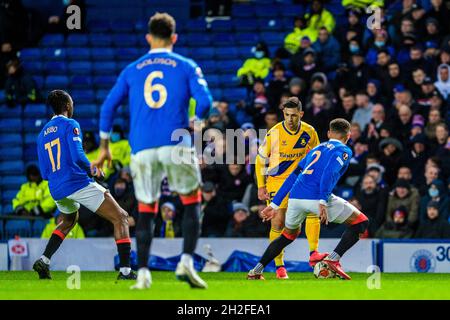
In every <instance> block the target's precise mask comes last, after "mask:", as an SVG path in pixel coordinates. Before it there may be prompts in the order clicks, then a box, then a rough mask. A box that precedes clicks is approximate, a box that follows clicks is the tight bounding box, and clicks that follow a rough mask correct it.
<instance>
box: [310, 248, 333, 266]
mask: <svg viewBox="0 0 450 320" xmlns="http://www.w3.org/2000/svg"><path fill="white" fill-rule="evenodd" d="M326 256H328V252H323V253H320V252H319V251H314V252H313V253H312V254H311V255H310V256H309V265H310V266H311V268H314V266H315V265H316V263H317V262H319V261H322V260H323V259H325V257H326Z"/></svg>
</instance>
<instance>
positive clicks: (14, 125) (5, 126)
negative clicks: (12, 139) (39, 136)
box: [0, 118, 22, 133]
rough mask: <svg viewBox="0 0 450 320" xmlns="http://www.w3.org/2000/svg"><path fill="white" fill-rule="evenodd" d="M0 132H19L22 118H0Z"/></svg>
mask: <svg viewBox="0 0 450 320" xmlns="http://www.w3.org/2000/svg"><path fill="white" fill-rule="evenodd" d="M0 132H7V133H21V132H22V120H21V119H18V118H12V119H0Z"/></svg>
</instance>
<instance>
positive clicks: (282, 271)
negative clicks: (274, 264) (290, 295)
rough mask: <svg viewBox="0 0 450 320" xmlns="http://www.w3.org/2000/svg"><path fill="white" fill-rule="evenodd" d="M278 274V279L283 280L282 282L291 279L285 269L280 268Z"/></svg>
mask: <svg viewBox="0 0 450 320" xmlns="http://www.w3.org/2000/svg"><path fill="white" fill-rule="evenodd" d="M276 274H277V279H282V280H286V279H289V276H288V274H287V271H286V268H285V267H278V268H277V271H276Z"/></svg>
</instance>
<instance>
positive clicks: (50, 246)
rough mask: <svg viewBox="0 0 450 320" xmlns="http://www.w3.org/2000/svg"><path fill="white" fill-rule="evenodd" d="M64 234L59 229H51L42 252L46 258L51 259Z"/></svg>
mask: <svg viewBox="0 0 450 320" xmlns="http://www.w3.org/2000/svg"><path fill="white" fill-rule="evenodd" d="M65 237H66V236H65V235H64V233H62V232H61V231H59V230H55V231H53V233H52V235H51V237H50V239H49V240H48V243H47V246H46V247H45V251H44V253H43V254H42V255H43V256H44V257H46V258H47V259H49V260H50V259H51V258H52V256H53V254H54V253H55V252H56V251H57V250H58V248H59V246H60V245H61V243H62V242H63V241H64V238H65Z"/></svg>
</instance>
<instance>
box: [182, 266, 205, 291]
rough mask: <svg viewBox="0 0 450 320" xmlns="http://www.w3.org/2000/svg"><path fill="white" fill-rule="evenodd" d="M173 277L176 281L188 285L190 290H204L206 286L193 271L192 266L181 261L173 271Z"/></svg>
mask: <svg viewBox="0 0 450 320" xmlns="http://www.w3.org/2000/svg"><path fill="white" fill-rule="evenodd" d="M175 276H176V277H177V279H178V280H180V281H184V282H187V283H189V285H190V286H191V288H198V289H206V288H208V285H207V284H206V282H205V281H203V280H202V278H200V276H199V275H198V274H197V271H195V269H194V265H193V264H192V263H191V264H190V265H185V264H184V263H182V262H181V261H180V262H179V263H178V265H177V269H176V270H175Z"/></svg>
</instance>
